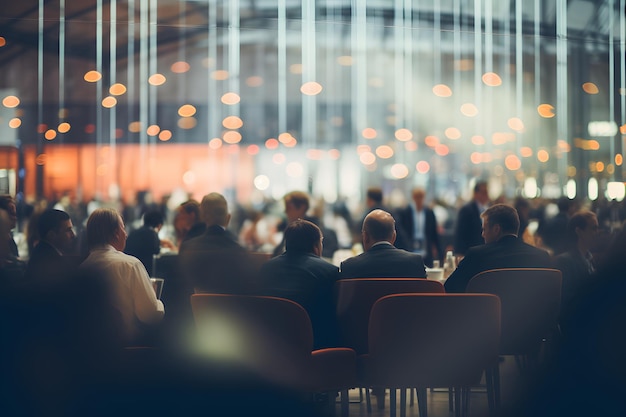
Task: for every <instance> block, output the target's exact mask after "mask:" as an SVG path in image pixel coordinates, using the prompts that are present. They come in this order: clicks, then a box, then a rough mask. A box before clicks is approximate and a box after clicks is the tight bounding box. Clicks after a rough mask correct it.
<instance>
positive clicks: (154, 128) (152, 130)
mask: <svg viewBox="0 0 626 417" xmlns="http://www.w3.org/2000/svg"><path fill="white" fill-rule="evenodd" d="M160 131H161V128H160V127H159V125H150V126H148V128H147V129H146V133H147V134H148V136H156V135H158V134H159V132H160Z"/></svg>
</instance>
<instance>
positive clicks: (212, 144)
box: [209, 138, 224, 150]
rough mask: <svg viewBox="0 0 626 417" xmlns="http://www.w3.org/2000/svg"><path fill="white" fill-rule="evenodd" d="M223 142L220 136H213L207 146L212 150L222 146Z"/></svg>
mask: <svg viewBox="0 0 626 417" xmlns="http://www.w3.org/2000/svg"><path fill="white" fill-rule="evenodd" d="M223 144H224V143H223V142H222V139H220V138H213V139H211V140H210V141H209V148H211V149H213V150H217V149H219V148H221V147H222V145H223Z"/></svg>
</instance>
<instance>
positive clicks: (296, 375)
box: [191, 294, 356, 416]
mask: <svg viewBox="0 0 626 417" xmlns="http://www.w3.org/2000/svg"><path fill="white" fill-rule="evenodd" d="M191 306H192V310H193V315H194V320H195V322H196V326H197V330H198V335H199V345H198V348H199V350H200V352H201V353H202V354H203V355H206V356H207V357H210V358H220V359H221V360H223V361H226V362H230V363H233V364H236V365H237V366H238V367H242V366H243V367H245V368H246V369H250V370H251V371H253V372H255V373H257V374H258V375H260V376H262V377H264V378H266V379H267V380H268V382H271V383H273V384H277V385H280V386H285V387H290V388H293V389H297V390H302V391H305V392H311V393H316V392H328V393H329V394H330V395H331V397H330V398H332V399H334V395H335V393H336V392H337V391H341V394H342V395H341V399H342V403H341V409H342V415H343V416H347V415H348V389H349V388H352V387H354V386H355V385H356V355H355V353H354V350H352V349H348V348H327V349H319V350H315V351H314V350H313V331H312V328H311V322H310V320H309V317H308V315H307V313H306V311H305V310H304V309H303V308H302V307H301V306H300V305H298V304H297V303H295V302H293V301H290V300H286V299H283V298H277V297H263V296H243V295H227V294H194V295H192V296H191Z"/></svg>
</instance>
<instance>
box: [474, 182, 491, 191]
mask: <svg viewBox="0 0 626 417" xmlns="http://www.w3.org/2000/svg"><path fill="white" fill-rule="evenodd" d="M487 186H488V184H487V181H485V180H478V181H476V184H474V192H475V193H477V192H478V191H480V189H481V188H482V187H487Z"/></svg>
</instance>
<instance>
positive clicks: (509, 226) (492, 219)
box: [481, 204, 519, 235]
mask: <svg viewBox="0 0 626 417" xmlns="http://www.w3.org/2000/svg"><path fill="white" fill-rule="evenodd" d="M481 217H482V218H484V219H487V220H488V222H489V226H491V227H493V226H494V225H496V224H497V225H499V226H500V230H501V231H502V233H504V234H507V233H510V234H514V235H517V232H519V215H518V214H517V210H515V208H514V207H512V206H509V205H507V204H494V205H493V206H491V207H489V208H488V209H487V210H485V211H484V212H483V214H482V215H481Z"/></svg>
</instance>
